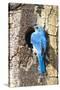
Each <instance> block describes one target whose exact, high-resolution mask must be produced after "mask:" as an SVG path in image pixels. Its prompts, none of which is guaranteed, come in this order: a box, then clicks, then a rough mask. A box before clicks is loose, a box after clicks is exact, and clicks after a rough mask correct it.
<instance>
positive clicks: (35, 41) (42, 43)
mask: <svg viewBox="0 0 60 90" xmlns="http://www.w3.org/2000/svg"><path fill="white" fill-rule="evenodd" d="M31 44H32V45H33V47H35V48H36V50H37V57H38V71H39V73H41V74H42V73H45V72H46V66H45V63H44V53H45V52H46V47H47V39H46V36H45V30H44V28H43V27H41V26H37V27H35V32H33V33H32V34H31Z"/></svg>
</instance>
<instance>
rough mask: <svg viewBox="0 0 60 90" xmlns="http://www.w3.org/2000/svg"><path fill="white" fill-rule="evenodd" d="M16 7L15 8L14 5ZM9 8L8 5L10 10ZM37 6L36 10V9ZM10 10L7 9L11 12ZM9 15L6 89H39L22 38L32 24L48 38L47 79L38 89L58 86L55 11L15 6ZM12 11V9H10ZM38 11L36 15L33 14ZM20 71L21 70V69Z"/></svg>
mask: <svg viewBox="0 0 60 90" xmlns="http://www.w3.org/2000/svg"><path fill="white" fill-rule="evenodd" d="M15 5H16V4H15ZM12 6H13V4H11V7H12ZM39 6H40V7H39ZM11 7H10V8H11ZM12 8H13V9H11V10H10V11H9V12H8V13H9V17H8V19H9V86H10V87H16V86H31V85H41V84H40V83H38V76H39V75H38V70H37V66H35V65H32V66H31V67H30V69H29V70H28V71H25V70H24V69H23V68H25V69H26V70H27V68H29V66H30V64H31V62H32V61H33V57H32V52H31V49H30V48H29V47H28V45H27V44H26V41H25V34H26V31H27V30H30V29H31V28H30V27H33V25H34V24H39V25H41V26H43V27H44V28H45V30H46V32H47V34H48V51H47V52H48V56H49V58H48V62H49V63H48V64H47V65H46V69H47V74H48V75H47V76H46V77H45V80H44V82H43V83H42V85H50V84H57V83H58V58H57V57H58V47H57V46H58V45H57V43H58V39H57V37H58V36H57V32H58V7H57V6H48V5H47V6H41V5H25V4H20V6H19V4H18V6H17V9H16V8H15V7H14V6H13V7H12ZM14 8H15V9H14ZM37 9H38V12H37ZM21 67H22V68H21Z"/></svg>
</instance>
